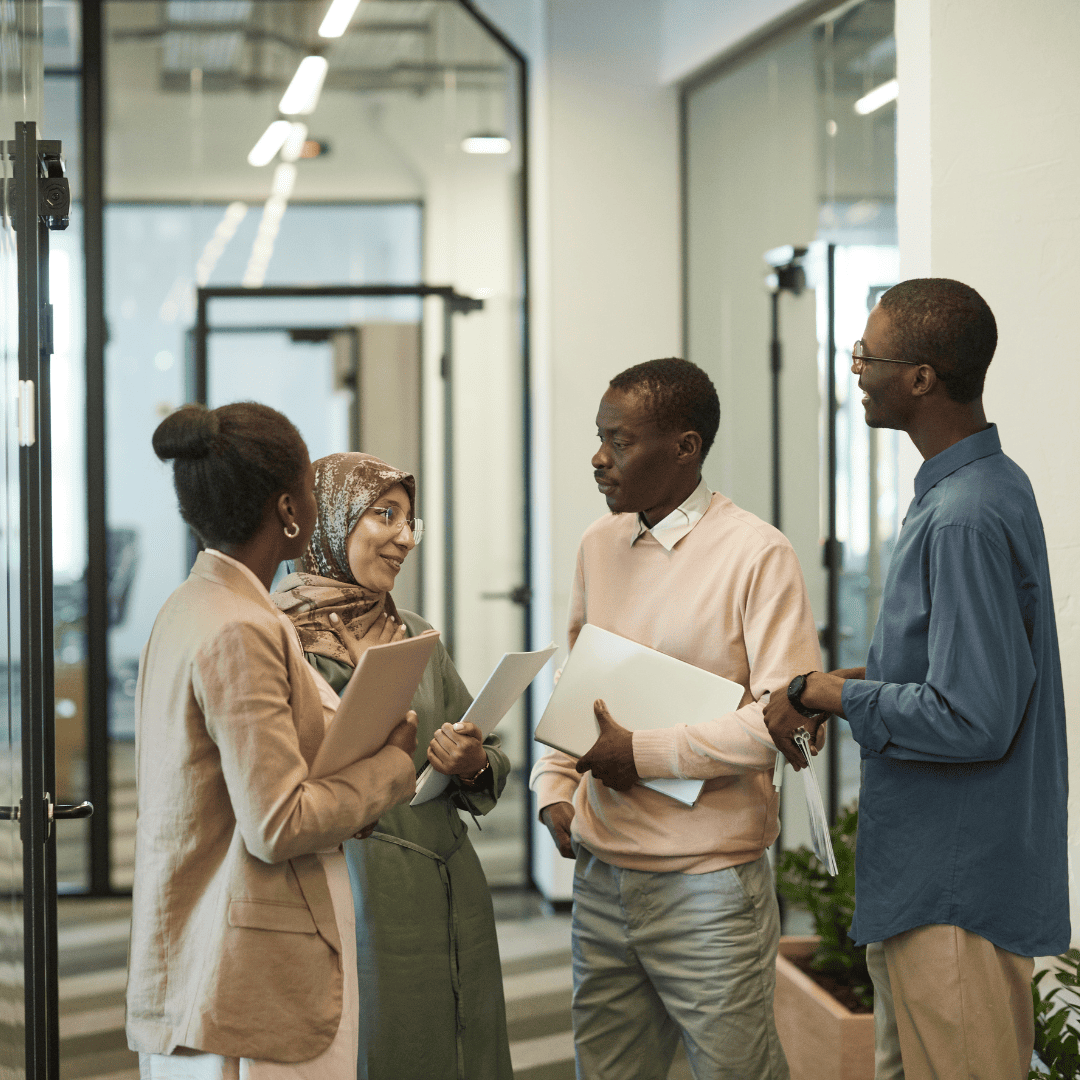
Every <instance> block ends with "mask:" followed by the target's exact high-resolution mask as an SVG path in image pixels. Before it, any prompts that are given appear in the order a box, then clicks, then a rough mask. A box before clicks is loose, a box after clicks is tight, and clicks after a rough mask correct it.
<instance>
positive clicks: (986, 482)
mask: <svg viewBox="0 0 1080 1080" xmlns="http://www.w3.org/2000/svg"><path fill="white" fill-rule="evenodd" d="M843 704H844V712H845V714H846V715H847V718H848V721H849V723H850V724H851V730H852V734H853V735H854V736H855V739H856V741H857V742H858V743H859V745H860V746H861V747H862V759H863V760H862V785H861V790H860V794H859V833H858V841H857V845H856V849H855V850H856V903H855V919H854V922H853V924H852V928H851V935H852V937H854V938H855V940H856V941H857V942H858V943H859V944H865V943H866V942H868V941H882V940H884V939H885V938H888V937H891V936H892V935H894V934H899V933H902V932H903V931H905V930H911V929H913V928H914V927H917V926H925V925H928V924H930V923H945V924H948V925H952V926H959V927H961V928H963V929H965V930H970V931H972V932H973V933H975V934H979V935H980V936H982V937H984V938H987V939H988V940H990V941H992V942H993V943H994V944H995V945H997V946H999V947H1000V948H1002V949H1007V950H1008V951H1009V952H1013V953H1018V954H1020V955H1021V956H1045V955H1049V954H1052V953H1060V952H1063V951H1064V950H1065V949H1067V948H1068V947H1069V936H1070V934H1069V887H1068V869H1067V862H1066V841H1067V825H1066V798H1067V795H1068V779H1067V762H1066V749H1065V698H1064V694H1063V692H1062V685H1061V665H1060V661H1059V657H1058V643H1057V628H1056V624H1055V621H1054V604H1053V598H1052V596H1051V593H1050V574H1049V569H1048V566H1047V560H1046V541H1045V538H1044V536H1043V528H1042V520H1041V518H1040V517H1039V510H1038V507H1037V506H1036V505H1035V496H1034V494H1033V492H1032V490H1031V484H1030V482H1029V481H1028V478H1027V476H1026V475H1025V474H1024V472H1023V470H1022V469H1020V467H1019V466H1018V465H1016V463H1015V462H1013V461H1011V460H1010V459H1009V458H1007V457H1006V456H1005V455H1004V454H1003V453H1002V452H1001V443H1000V442H999V441H998V434H997V429H996V427H994V426H993V425H991V426H990V427H989V428H987V429H986V430H985V431H980V432H978V433H977V434H975V435H971V436H969V437H968V438H966V439H963V440H962V441H960V442H958V443H955V444H954V445H953V446H950V447H949V448H948V449H947V450H943V451H942V452H941V453H940V454H938V455H936V456H935V457H932V458H930V460H929V461H926V462H924V463H923V465H922V467H921V468H920V469H919V472H918V474H917V475H916V477H915V498H914V500H913V502H912V503H911V506H910V507H909V508H908V513H907V517H906V518H905V519H904V525H903V528H902V529H901V530H900V536H899V538H898V539H897V543H896V549H895V551H894V553H893V557H892V562H891V564H890V566H889V573H888V576H887V578H886V582H885V592H884V596H883V597H882V603H881V614H880V616H879V618H878V623H877V627H876V629H875V630H874V639H873V642H872V643H871V645H870V654H869V657H868V658H867V662H866V680H865V681H859V680H853V679H849V680H848V681H847V682H845V683H844V691H843Z"/></svg>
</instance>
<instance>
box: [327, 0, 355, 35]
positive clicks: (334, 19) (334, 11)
mask: <svg viewBox="0 0 1080 1080" xmlns="http://www.w3.org/2000/svg"><path fill="white" fill-rule="evenodd" d="M359 4H360V0H334V2H333V3H332V4H331V5H330V7H329V9H328V10H327V12H326V15H325V16H324V17H323V21H322V23H321V25H320V26H319V37H325V38H333V37H341V35H342V34H344V33H345V31H346V30H347V29H348V26H349V21H350V20H351V19H352V17H353V12H354V11H355V10H356V9H357V7H358V6H359Z"/></svg>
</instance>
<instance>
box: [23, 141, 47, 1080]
mask: <svg viewBox="0 0 1080 1080" xmlns="http://www.w3.org/2000/svg"><path fill="white" fill-rule="evenodd" d="M12 147H13V150H14V158H15V160H14V169H13V175H14V181H15V207H14V214H13V224H14V226H15V233H16V260H17V264H18V290H19V304H18V309H19V315H18V318H19V602H20V620H19V621H20V648H19V668H20V694H21V699H22V701H21V733H20V735H21V742H22V803H21V807H20V812H21V836H22V849H23V852H22V854H23V935H24V938H23V949H24V952H23V956H24V986H23V991H24V1004H25V1010H26V1012H25V1017H26V1031H25V1041H26V1075H27V1076H32V1077H34V1078H35V1080H38V1078H42V1080H53V1078H54V1077H56V1076H57V1075H58V1070H57V1067H58V1062H57V1061H56V1060H55V1055H54V1050H55V1047H56V1046H57V1045H58V1043H57V1037H56V1032H55V1030H54V1029H55V1013H51V1012H50V1011H49V1004H50V998H51V999H52V1000H54V1001H55V988H54V989H53V991H52V992H51V993H50V988H49V960H50V957H53V958H55V954H56V939H55V933H56V922H55V919H56V891H55V881H54V882H53V890H52V892H50V891H49V884H50V875H49V872H48V869H47V865H46V864H47V862H48V856H49V854H50V849H49V846H48V830H49V821H48V817H47V814H46V810H45V808H46V799H47V797H48V794H47V793H48V790H49V789H48V788H47V787H46V783H47V780H48V777H47V776H46V772H47V771H50V770H47V767H46V754H47V750H48V745H47V744H48V738H47V727H48V717H47V716H46V709H47V708H48V706H49V703H50V702H51V697H52V689H53V688H52V681H51V674H52V671H51V664H50V665H49V667H48V669H47V668H46V654H48V657H49V658H50V659H51V656H52V597H51V596H49V595H47V594H46V592H45V589H46V586H47V584H48V582H49V580H50V577H49V574H48V573H47V572H46V570H45V565H46V563H47V562H50V561H51V558H52V546H51V544H50V537H49V536H48V535H47V534H45V535H43V533H42V525H43V524H45V521H43V513H46V512H47V511H45V508H44V505H43V503H44V497H45V496H46V495H47V493H48V491H47V489H48V484H47V483H46V484H45V485H44V487H45V490H43V483H42V482H43V476H42V456H41V450H42V445H41V440H42V439H47V438H48V423H47V418H46V417H44V415H43V413H42V404H43V403H42V400H41V397H42V382H43V381H44V380H43V376H44V379H45V380H47V378H48V369H47V368H46V369H44V370H43V367H42V363H41V349H42V344H43V341H42V334H41V321H42V312H41V293H40V286H41V278H40V258H41V252H40V232H39V229H38V217H39V215H38V179H39V173H40V170H39V166H38V156H37V125H36V124H34V123H32V122H23V121H20V122H18V123H16V125H15V141H14V143H13V144H12ZM44 404H45V405H47V404H48V391H47V389H46V390H45V402H44ZM43 419H44V420H45V421H46V422H45V424H44V427H43V426H42V421H43ZM46 463H47V459H46ZM47 676H48V677H49V681H48V682H46V678H47ZM54 874H55V871H54ZM50 905H51V908H52V911H51V917H50V912H49V908H50ZM50 937H51V940H50ZM55 970H56V969H55V967H54V968H53V977H54V978H55Z"/></svg>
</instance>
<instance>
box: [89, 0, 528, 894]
mask: <svg viewBox="0 0 1080 1080" xmlns="http://www.w3.org/2000/svg"><path fill="white" fill-rule="evenodd" d="M326 8H327V4H326V3H325V0H311V2H309V0H288V2H286V0H242V2H228V3H224V2H220V3H184V2H167V3H157V2H149V0H108V2H107V3H106V4H105V5H104V14H105V39H106V51H105V58H104V63H105V71H106V79H107V92H106V124H105V145H106V181H105V201H106V209H105V258H106V312H107V321H108V331H109V332H108V345H107V349H106V383H107V418H108V428H107V431H108V435H107V503H108V524H109V544H110V574H109V577H110V584H109V589H110V637H109V652H110V660H109V667H110V711H109V724H110V740H111V746H112V759H111V760H112V792H113V801H112V819H111V821H112V834H113V844H112V882H113V885H114V887H124V886H126V885H129V884H130V881H131V874H132V830H133V825H134V820H133V806H134V792H133V772H132V764H133V761H132V746H133V744H132V732H133V727H132V724H133V693H134V686H135V677H136V672H137V665H138V656H139V652H140V650H141V648H142V646H143V644H144V643H145V641H146V639H147V637H148V636H149V633H150V629H151V626H152V624H153V620H154V617H155V615H156V613H157V611H158V609H159V608H160V606H161V604H162V602H163V601H164V600H165V598H166V597H167V596H168V595H169V593H170V592H171V591H172V590H173V589H174V588H175V587H176V586H177V585H178V584H179V582H180V581H181V580H183V578H184V576H186V573H187V571H188V568H189V566H190V549H189V538H188V533H187V530H186V528H185V527H184V526H183V523H182V522H181V521H180V518H179V515H178V513H177V511H176V507H175V496H174V494H173V491H172V486H171V482H170V475H169V472H168V469H167V468H166V467H165V466H163V465H161V464H160V463H159V462H158V461H157V460H156V458H155V457H154V456H153V453H152V451H151V449H150V437H151V434H152V432H153V430H154V428H155V426H156V425H157V424H158V423H159V422H160V420H161V418H162V417H163V416H165V415H166V414H167V413H168V412H169V411H170V410H172V409H174V408H176V407H177V406H178V405H180V404H182V403H183V402H184V401H186V400H190V399H191V397H192V393H193V390H194V387H193V383H192V379H191V375H192V372H193V369H192V359H193V357H192V351H191V350H192V342H193V337H192V331H193V328H194V318H195V310H196V290H197V289H198V288H200V287H210V288H212V287H215V286H219V285H229V286H245V287H248V288H251V289H257V288H258V287H260V286H264V285H265V286H270V285H294V286H322V287H334V286H342V285H381V284H398V285H416V284H418V283H420V282H427V283H429V284H434V285H449V286H452V287H453V288H455V289H456V290H457V291H458V292H459V293H462V294H465V295H470V296H474V297H477V298H479V299H482V300H483V302H484V307H483V310H482V311H479V312H475V313H473V314H469V315H460V316H456V317H455V319H454V330H453V333H454V340H453V345H454V367H453V370H452V371H447V370H446V368H445V365H444V362H443V360H444V351H445V350H444V340H443V329H444V328H443V323H442V317H441V310H440V306H439V303H438V302H437V301H435V302H427V303H426V304H421V303H420V302H419V301H418V300H416V299H412V298H398V299H390V300H387V299H356V298H349V299H342V298H331V297H320V298H303V299H297V298H288V299H284V298H277V299H272V300H267V299H263V298H259V297H258V296H257V295H256V294H253V295H252V296H250V297H244V298H241V299H234V298H230V299H220V300H213V301H211V303H210V307H209V312H210V324H211V334H210V336H209V339H208V351H207V363H208V383H207V398H208V402H209V404H210V405H211V406H213V405H219V404H223V403H225V402H227V401H231V400H237V399H254V400H259V401H264V402H266V403H268V404H271V405H274V406H275V407H277V408H280V409H282V411H284V412H285V413H286V414H287V415H289V416H290V417H291V418H292V419H293V420H294V421H295V422H296V423H297V425H298V427H299V428H300V430H301V432H302V434H303V435H304V437H305V439H306V440H307V441H308V444H309V447H310V449H311V453H312V457H313V458H314V457H317V456H320V455H323V454H326V453H330V452H332V451H336V450H347V449H351V448H359V449H363V450H367V451H370V452H373V453H377V454H379V455H380V456H384V457H386V458H388V459H390V460H391V461H393V463H394V464H397V465H400V466H403V467H407V468H410V469H411V470H412V471H414V472H415V473H416V475H417V477H418V482H419V494H418V499H419V510H420V513H421V515H422V516H423V518H424V520H425V523H426V525H427V529H426V530H425V537H424V542H423V544H422V545H421V546H420V548H419V549H418V550H417V553H416V555H415V556H414V557H413V559H412V560H411V562H412V566H409V564H408V563H407V564H406V566H407V567H409V569H408V571H407V572H405V573H403V575H402V578H401V580H400V581H399V584H398V586H397V588H396V589H395V598H396V599H397V601H398V603H399V605H400V606H403V607H406V608H415V609H418V610H419V611H420V613H421V614H423V615H424V616H425V617H426V618H427V619H429V621H431V622H432V623H433V624H434V625H435V626H437V627H439V628H440V629H442V630H443V631H444V632H445V633H446V634H448V635H449V636H452V637H453V640H454V643H455V649H454V659H455V661H456V663H457V665H458V667H459V670H460V671H461V673H462V676H463V678H464V679H465V681H466V683H467V684H468V685H469V687H470V688H471V689H472V690H473V691H474V692H476V691H478V690H479V688H480V686H481V685H482V684H483V681H484V680H485V678H486V677H487V675H488V673H489V672H490V670H491V668H492V667H493V666H494V664H495V663H496V662H497V660H498V659H499V657H500V656H501V655H502V653H503V652H505V651H508V650H514V649H520V648H521V647H522V644H523V633H524V620H523V617H522V612H521V609H520V608H519V607H517V606H515V605H514V604H513V603H512V602H511V601H510V600H509V599H508V594H509V593H510V592H511V591H512V590H513V589H514V588H515V587H516V586H518V585H520V584H522V581H523V573H524V570H523V551H524V536H523V521H524V513H523V508H522V507H523V487H524V485H523V483H522V473H521V468H522V464H521V463H522V461H523V452H522V447H521V445H520V442H521V432H522V429H523V423H522V415H521V408H522V400H523V393H522V384H521V377H522V376H521V373H522V349H521V330H522V327H521V311H522V296H521V281H522V274H521V265H520V258H521V248H520V237H521V235H522V229H521V210H520V203H519V200H518V199H517V190H518V184H519V172H520V168H521V160H522V158H521V147H520V138H519V132H518V130H517V126H516V117H517V107H518V101H519V94H520V92H521V88H520V86H519V85H518V71H517V68H516V66H515V65H514V63H513V62H512V58H511V57H509V56H508V55H507V54H506V52H505V51H504V50H503V49H502V48H501V47H500V46H499V45H498V43H497V42H495V41H494V40H493V39H492V38H491V37H490V36H489V35H488V34H487V32H486V31H485V30H484V29H483V28H482V27H481V26H480V25H479V24H478V23H477V22H476V21H475V20H474V19H473V17H472V16H471V15H470V14H468V12H467V11H466V10H465V9H464V8H462V7H461V6H460V5H459V4H457V3H455V2H451V0H426V2H412V0H393V2H391V0H366V2H365V3H364V4H362V5H361V6H360V8H359V9H358V12H357V14H356V15H355V16H354V18H353V20H352V23H351V25H350V26H349V27H348V28H347V29H346V31H345V33H344V34H343V35H342V36H341V37H338V38H330V39H327V38H322V37H320V35H319V32H318V31H319V25H320V22H321V20H322V17H323V15H324V14H325V11H326ZM309 57H315V58H318V59H321V60H323V61H325V68H324V70H325V77H324V80H323V81H322V83H321V89H320V88H319V87H315V88H314V89H312V90H310V92H309V100H308V101H307V102H306V103H301V104H300V105H299V106H294V105H293V104H290V103H289V102H288V101H287V100H285V99H283V95H284V94H285V92H286V90H287V88H288V87H289V85H290V83H291V82H292V80H293V76H294V74H295V73H296V72H297V70H298V68H299V67H300V64H301V62H302V61H304V60H305V58H309ZM275 124H277V125H278V127H277V128H274V125H275ZM268 130H269V131H270V132H271V135H272V133H273V131H275V130H277V131H280V132H283V133H284V136H287V137H286V139H285V142H284V143H282V141H281V138H279V139H278V140H277V142H276V143H275V142H274V141H273V139H272V138H271V139H270V141H269V142H265V141H263V136H264V134H265V133H267V132H268ZM268 138H269V137H268ZM476 139H480V142H479V143H475V142H472V143H470V142H469V140H476ZM260 143H261V145H262V147H263V149H262V150H261V151H260V150H258V149H257V146H258V145H259V144H260ZM477 148H479V149H483V150H487V151H497V152H488V153H475V152H470V150H476V149H477ZM447 378H449V379H450V380H451V382H452V388H453V394H452V398H453V410H452V413H451V415H450V421H451V429H450V433H449V434H450V438H449V442H448V441H447V438H446V434H447V433H446V432H445V431H444V401H445V398H444V394H445V391H446V380H447ZM491 445H498V446H499V447H500V455H499V459H500V460H499V461H497V462H496V463H494V464H492V461H491V455H490V452H489V450H490V446H491ZM451 461H452V463H453V465H452V468H453V485H452V491H453V499H452V502H451V503H450V504H447V503H446V502H445V491H444V484H443V476H444V472H445V467H446V466H447V465H448V464H449V463H450V462H451ZM477 506H483V507H485V513H486V515H487V517H486V520H485V525H486V527H485V529H484V530H482V531H481V532H479V533H478V532H477V531H476V529H475V528H474V523H475V521H476V512H475V508H476V507H477ZM459 508H462V509H461V512H460V513H459ZM448 538H450V539H452V541H453V548H454V552H455V554H454V561H453V569H452V579H451V585H452V589H451V590H450V595H451V596H452V600H453V603H452V605H451V606H449V607H448V606H447V605H446V604H445V602H444V598H445V597H446V596H447V590H446V589H445V584H446V582H445V571H446V542H447V539H448ZM448 623H449V625H448ZM522 727H523V722H522V718H521V717H520V716H516V717H510V718H508V719H507V720H506V721H504V724H503V729H504V730H505V738H506V741H507V743H508V746H509V748H510V750H511V753H512V756H514V757H515V758H516V759H517V762H518V763H520V762H521V760H522V759H523V754H524V741H523V739H522V737H521V731H520V729H521V728H522ZM522 782H523V778H522V777H520V776H517V777H515V778H514V780H513V781H512V786H511V789H510V791H509V792H508V797H505V798H504V800H503V802H502V804H501V806H500V808H499V811H498V813H497V814H496V815H493V816H492V818H491V820H490V823H489V822H485V823H484V832H483V834H482V835H481V836H480V837H479V838H478V839H479V841H480V843H479V844H478V848H479V850H480V853H481V858H482V860H483V861H484V864H485V867H486V869H487V871H488V874H489V877H490V878H491V880H492V881H493V882H499V883H502V882H505V883H514V884H517V883H520V882H521V881H522V880H523V875H524V869H523V868H524V858H523V835H524V827H523V826H524V812H525V802H524V800H523V798H522V797H521V791H522Z"/></svg>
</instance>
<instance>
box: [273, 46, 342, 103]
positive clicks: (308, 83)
mask: <svg viewBox="0 0 1080 1080" xmlns="http://www.w3.org/2000/svg"><path fill="white" fill-rule="evenodd" d="M329 66H330V65H329V64H327V62H326V58H325V57H323V56H305V57H304V59H303V60H301V61H300V66H299V67H298V68H297V69H296V74H295V75H294V76H293V77H292V82H291V83H289V86H288V89H287V90H286V91H285V93H284V94H283V95H282V97H281V101H280V102H278V110H279V111H280V112H283V113H284V114H285V115H286V116H298V115H299V116H307V115H308V114H309V113H313V112H314V111H315V106H316V105H317V104H318V103H319V94H320V92H321V91H322V84H323V79H325V78H326V71H327V68H328V67H329Z"/></svg>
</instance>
